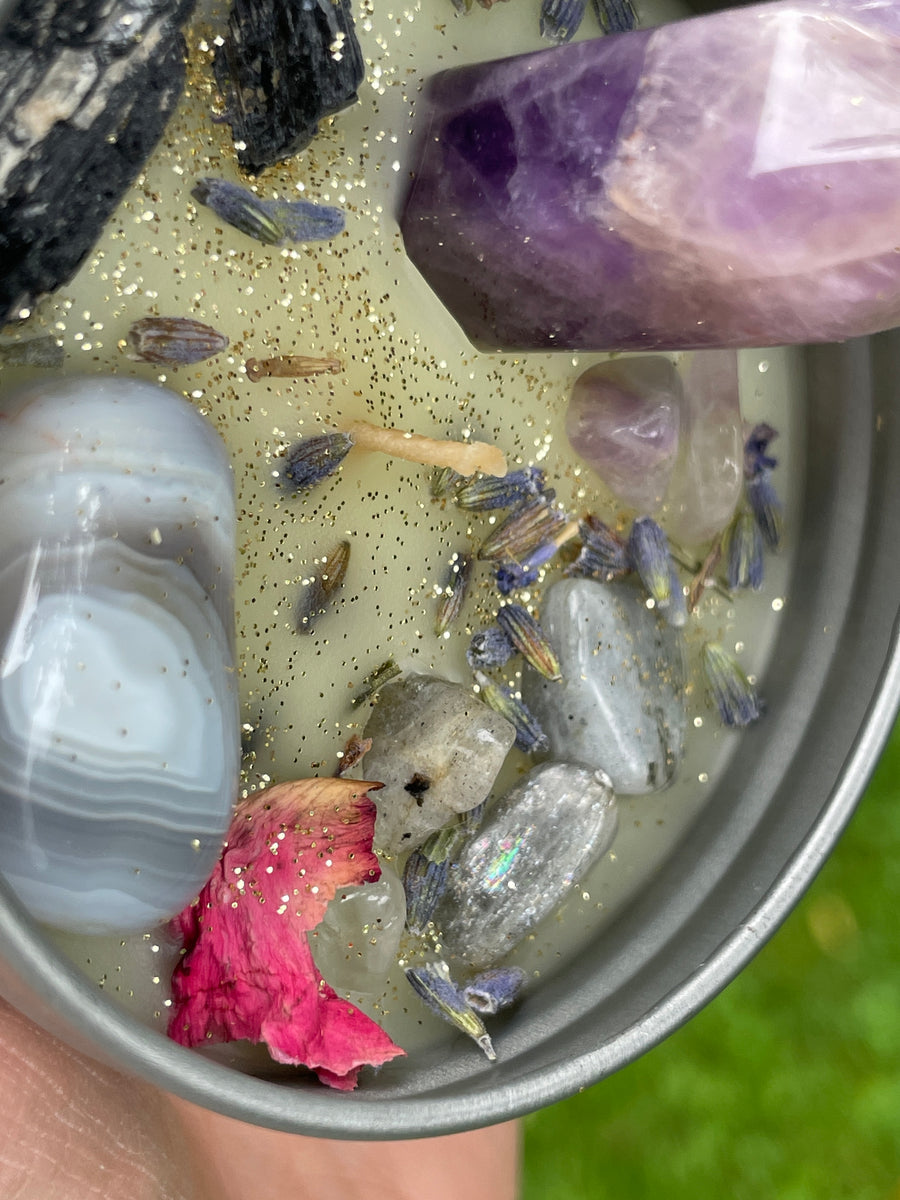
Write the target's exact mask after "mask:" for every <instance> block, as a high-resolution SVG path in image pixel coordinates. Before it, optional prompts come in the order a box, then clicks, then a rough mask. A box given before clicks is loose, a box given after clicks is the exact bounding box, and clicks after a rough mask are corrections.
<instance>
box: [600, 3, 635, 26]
mask: <svg viewBox="0 0 900 1200" xmlns="http://www.w3.org/2000/svg"><path fill="white" fill-rule="evenodd" d="M594 11H595V12H596V14H597V20H598V21H599V22H600V28H601V29H602V30H603V32H604V33H627V32H628V31H629V30H630V29H634V27H635V26H636V25H637V23H638V22H637V13H636V12H635V10H634V5H633V4H632V3H631V0H594Z"/></svg>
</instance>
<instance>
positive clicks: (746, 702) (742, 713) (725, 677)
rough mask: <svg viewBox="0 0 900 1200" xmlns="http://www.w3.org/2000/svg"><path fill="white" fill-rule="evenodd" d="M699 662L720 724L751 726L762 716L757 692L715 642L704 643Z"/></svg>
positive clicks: (735, 662) (738, 667)
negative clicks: (720, 721)
mask: <svg viewBox="0 0 900 1200" xmlns="http://www.w3.org/2000/svg"><path fill="white" fill-rule="evenodd" d="M701 661H702V663H703V670H704V673H705V675H706V680H707V683H708V684H709V687H710V691H711V692H712V694H713V698H714V699H715V702H716V706H717V708H718V710H719V716H720V717H721V718H722V723H723V724H724V725H729V726H740V727H743V726H744V725H750V724H752V722H753V721H756V720H758V719H759V717H760V716H761V715H762V704H761V703H760V700H759V697H758V696H757V694H756V688H755V687H754V686H753V684H752V683H751V682H750V680H749V679H748V678H747V676H746V675H745V674H744V672H743V671H742V670H741V667H740V665H739V664H738V662H737V660H736V659H734V658H732V656H731V655H730V654H728V653H727V652H726V651H725V650H724V649H723V648H722V646H720V645H719V643H718V642H706V643H705V645H704V646H703V650H702V652H701Z"/></svg>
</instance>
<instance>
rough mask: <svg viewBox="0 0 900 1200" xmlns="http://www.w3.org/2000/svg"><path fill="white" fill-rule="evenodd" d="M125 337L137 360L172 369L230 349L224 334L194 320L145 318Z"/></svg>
mask: <svg viewBox="0 0 900 1200" xmlns="http://www.w3.org/2000/svg"><path fill="white" fill-rule="evenodd" d="M126 336H127V341H128V344H129V346H130V347H131V349H132V350H133V351H134V357H135V358H139V359H142V360H143V361H144V362H150V363H164V364H165V365H166V366H169V367H187V366H190V365H191V363H198V362H203V360H204V359H205V358H213V357H214V356H215V355H216V354H221V353H222V351H223V350H227V349H228V338H227V337H226V336H225V334H224V333H219V332H218V330H216V329H213V327H212V326H211V325H204V324H203V322H202V321H195V320H194V319H193V318H192V317H142V318H141V320H140V321H135V322H134V324H133V325H132V326H131V328H130V329H129V330H128V333H127V335H126Z"/></svg>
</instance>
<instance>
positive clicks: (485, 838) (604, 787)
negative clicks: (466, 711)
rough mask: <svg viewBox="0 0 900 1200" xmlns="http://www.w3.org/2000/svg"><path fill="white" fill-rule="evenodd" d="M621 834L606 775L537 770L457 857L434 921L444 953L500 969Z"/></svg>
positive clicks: (569, 768) (547, 767) (553, 767)
mask: <svg viewBox="0 0 900 1200" xmlns="http://www.w3.org/2000/svg"><path fill="white" fill-rule="evenodd" d="M616 826H617V815H616V798H615V795H614V793H613V789H612V786H611V785H610V782H609V779H608V778H607V777H606V776H605V775H604V774H603V772H602V771H593V770H591V769H590V768H588V767H585V766H581V765H574V764H572V763H563V762H554V763H543V764H542V765H541V766H538V767H534V768H532V770H531V771H529V773H528V775H526V777H525V778H524V779H523V780H522V781H521V782H520V783H518V784H516V785H515V787H513V788H512V790H511V791H509V792H507V794H506V795H505V796H503V797H502V798H501V799H500V800H498V801H497V803H496V804H495V805H494V806H493V807H492V808H491V810H490V812H489V813H488V815H487V817H486V819H485V821H484V824H483V825H482V826H481V828H480V829H479V831H478V832H477V833H476V834H474V835H473V837H472V838H471V839H470V840H469V841H468V842H467V843H466V845H465V846H464V847H463V848H462V850H461V851H460V852H459V857H458V861H457V865H456V866H455V867H454V868H453V869H452V870H451V872H450V876H449V881H448V886H447V890H446V892H445V893H444V898H443V900H442V901H441V903H440V905H439V906H438V909H437V912H436V913H435V917H434V921H435V925H436V926H437V928H438V929H439V930H440V931H441V935H442V939H443V943H444V945H445V946H446V947H447V948H449V949H450V950H451V951H452V952H453V954H455V955H457V956H459V957H460V958H463V959H465V960H466V961H467V962H469V963H471V964H472V965H473V966H475V967H490V966H494V965H495V964H496V963H498V962H499V960H500V959H501V958H503V957H504V955H506V954H508V953H509V951H510V950H513V949H514V948H515V947H516V946H517V945H518V943H519V942H520V941H521V940H522V938H523V937H525V935H526V934H527V933H529V932H530V931H531V930H532V929H533V928H534V927H535V926H536V925H537V924H538V922H539V921H542V920H543V919H544V917H547V916H549V915H550V913H551V912H552V911H553V910H554V909H555V908H556V907H557V905H558V904H559V903H560V902H561V901H562V899H563V897H564V896H565V895H566V893H567V892H568V891H569V889H570V888H571V887H572V886H573V885H574V884H575V883H577V882H578V880H579V879H581V878H582V877H583V876H584V874H585V872H586V871H588V870H589V869H590V867H591V866H592V865H593V864H594V863H595V862H596V861H597V860H598V859H599V858H600V856H601V855H602V854H605V853H606V851H607V850H608V849H609V847H610V845H611V844H612V840H613V838H614V837H615V833H616Z"/></svg>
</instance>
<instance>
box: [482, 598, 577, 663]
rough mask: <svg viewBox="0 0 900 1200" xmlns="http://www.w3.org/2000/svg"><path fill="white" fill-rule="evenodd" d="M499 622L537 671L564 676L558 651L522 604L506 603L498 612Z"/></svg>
mask: <svg viewBox="0 0 900 1200" xmlns="http://www.w3.org/2000/svg"><path fill="white" fill-rule="evenodd" d="M497 624H498V625H499V626H500V628H501V629H502V630H503V632H504V633H505V634H506V636H507V637H508V638H509V640H510V641H511V642H512V644H513V645H514V646H515V648H516V649H517V650H518V651H519V653H520V654H521V655H522V657H523V658H524V659H525V661H526V662H528V663H530V664H531V665H532V666H533V667H534V669H535V670H536V671H538V672H540V674H541V675H543V676H545V677H546V678H547V679H561V678H562V668H561V667H560V665H559V658H558V657H557V654H556V651H555V650H554V649H553V647H552V646H551V645H550V641H549V639H548V637H547V635H546V633H544V631H543V629H541V627H540V625H539V624H538V622H537V621H536V620H535V619H534V617H533V616H532V615H531V613H530V612H528V610H527V609H525V608H523V607H522V605H521V604H504V605H503V607H502V608H501V609H500V611H499V612H498V613H497Z"/></svg>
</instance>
